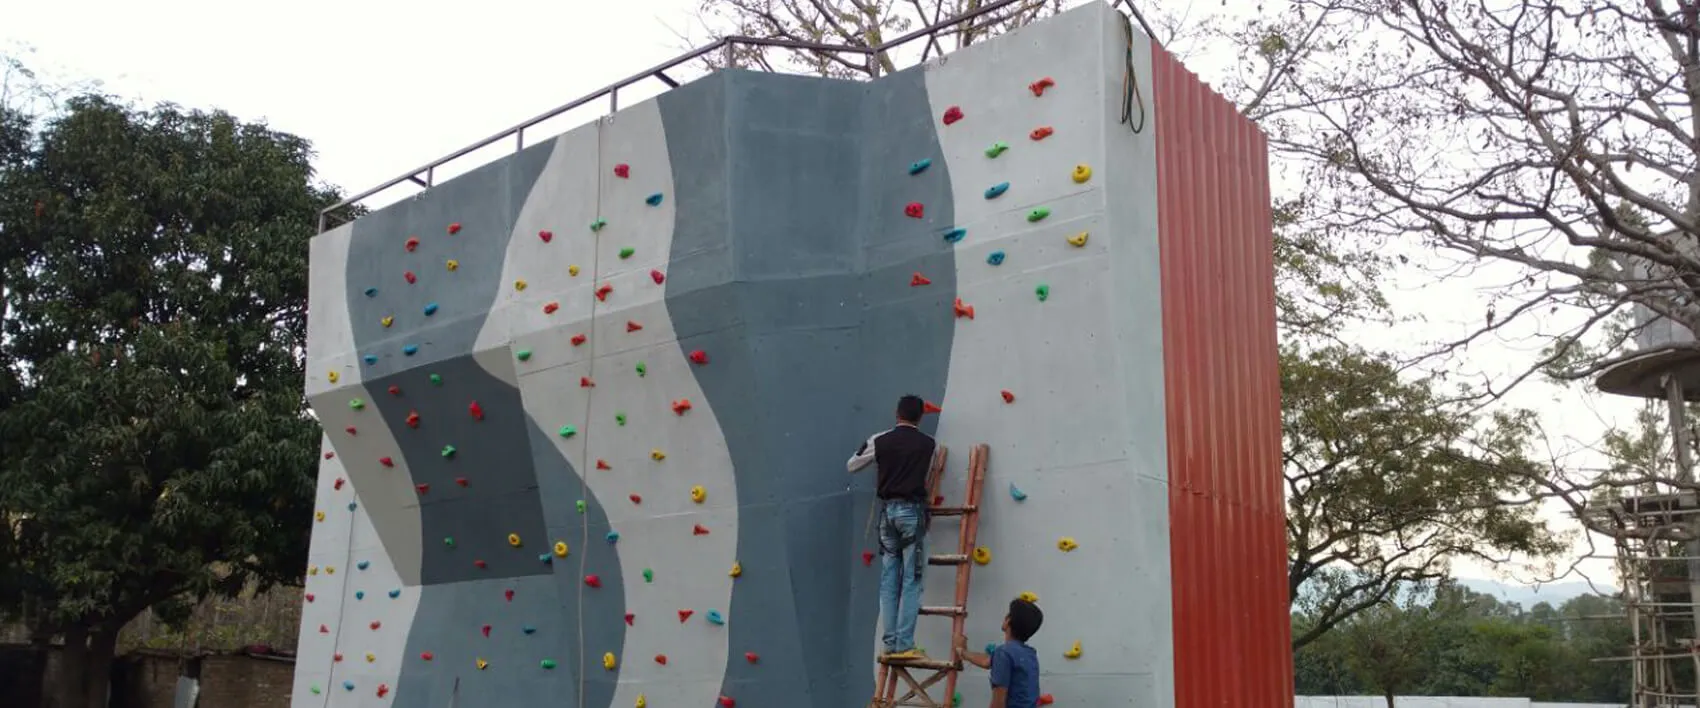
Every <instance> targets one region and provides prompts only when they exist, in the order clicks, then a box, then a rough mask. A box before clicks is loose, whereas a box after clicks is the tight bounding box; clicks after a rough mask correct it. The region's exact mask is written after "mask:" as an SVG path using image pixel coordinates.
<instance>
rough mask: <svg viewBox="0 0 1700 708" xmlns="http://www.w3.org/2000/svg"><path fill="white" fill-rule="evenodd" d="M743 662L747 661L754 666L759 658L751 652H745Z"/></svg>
mask: <svg viewBox="0 0 1700 708" xmlns="http://www.w3.org/2000/svg"><path fill="white" fill-rule="evenodd" d="M744 661H748V662H750V663H752V664H754V663H757V662H760V661H761V656H760V655H758V654H756V653H755V652H753V651H747V652H744Z"/></svg>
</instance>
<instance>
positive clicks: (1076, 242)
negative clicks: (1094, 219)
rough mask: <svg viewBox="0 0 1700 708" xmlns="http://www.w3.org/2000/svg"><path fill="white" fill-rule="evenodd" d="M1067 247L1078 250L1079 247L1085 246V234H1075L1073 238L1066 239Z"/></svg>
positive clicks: (1083, 232)
mask: <svg viewBox="0 0 1700 708" xmlns="http://www.w3.org/2000/svg"><path fill="white" fill-rule="evenodd" d="M1068 245H1070V246H1074V247H1076V248H1079V247H1081V246H1084V245H1086V232H1085V231H1082V232H1080V233H1077V234H1075V235H1073V236H1070V237H1068Z"/></svg>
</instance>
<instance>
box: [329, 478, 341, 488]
mask: <svg viewBox="0 0 1700 708" xmlns="http://www.w3.org/2000/svg"><path fill="white" fill-rule="evenodd" d="M342 481H343V480H342V478H341V477H338V478H336V482H335V483H333V484H331V488H332V489H342Z"/></svg>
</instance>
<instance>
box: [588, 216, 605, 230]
mask: <svg viewBox="0 0 1700 708" xmlns="http://www.w3.org/2000/svg"><path fill="white" fill-rule="evenodd" d="M607 225H608V220H607V219H597V220H595V221H592V222H590V232H591V233H596V232H598V231H601V230H602V227H604V226H607Z"/></svg>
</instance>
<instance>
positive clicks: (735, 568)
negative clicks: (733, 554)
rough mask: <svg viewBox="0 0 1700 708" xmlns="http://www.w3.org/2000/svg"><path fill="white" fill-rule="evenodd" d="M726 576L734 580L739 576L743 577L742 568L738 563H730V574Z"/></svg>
mask: <svg viewBox="0 0 1700 708" xmlns="http://www.w3.org/2000/svg"><path fill="white" fill-rule="evenodd" d="M726 574H727V575H730V576H732V577H734V578H736V577H738V576H740V575H743V574H744V566H743V565H741V564H740V563H738V561H732V570H731V571H730V572H728V573H726Z"/></svg>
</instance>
